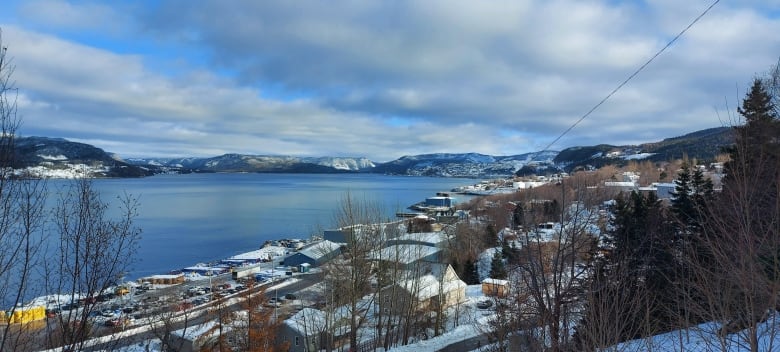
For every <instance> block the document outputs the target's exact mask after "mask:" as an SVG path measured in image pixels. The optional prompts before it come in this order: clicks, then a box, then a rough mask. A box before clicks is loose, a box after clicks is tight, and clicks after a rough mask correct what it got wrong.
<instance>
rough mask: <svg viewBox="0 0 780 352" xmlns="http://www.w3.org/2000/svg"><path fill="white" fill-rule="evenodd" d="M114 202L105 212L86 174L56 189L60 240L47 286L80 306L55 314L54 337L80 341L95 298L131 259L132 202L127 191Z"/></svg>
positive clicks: (135, 233)
mask: <svg viewBox="0 0 780 352" xmlns="http://www.w3.org/2000/svg"><path fill="white" fill-rule="evenodd" d="M119 202H120V206H119V207H118V209H117V210H115V211H114V212H113V213H112V212H110V209H109V204H108V203H106V202H104V201H103V200H102V199H101V197H100V194H99V193H98V191H97V190H95V189H94V187H93V184H92V181H91V180H89V179H79V180H76V181H74V182H73V183H72V184H71V185H70V186H69V187H67V188H65V189H63V190H61V193H60V198H59V200H58V204H57V207H56V209H55V211H54V226H55V229H54V230H55V231H56V233H58V234H59V238H60V241H59V247H58V249H57V251H56V253H54V255H53V256H52V263H51V265H49V266H48V277H49V280H48V281H47V289H48V291H50V292H59V293H62V294H66V295H68V296H69V297H70V300H71V302H81V303H82V306H81V308H80V309H79V310H73V311H71V312H70V314H62V315H60V316H59V320H60V325H61V326H63V328H62V329H61V330H60V336H59V339H60V341H61V342H62V343H63V345H64V346H65V347H66V348H70V349H73V350H80V349H81V348H82V347H83V343H84V341H85V340H86V339H87V338H88V337H89V336H90V334H91V331H90V330H91V324H92V322H91V321H90V313H92V312H93V311H94V310H95V309H96V307H97V304H98V302H97V298H98V297H99V296H101V295H103V294H106V293H109V290H110V289H111V288H112V287H114V286H116V284H117V282H118V281H119V279H120V278H121V277H122V276H124V273H125V272H127V270H128V268H129V266H130V265H131V263H132V261H133V258H134V257H133V256H134V254H135V252H136V249H137V246H138V240H139V238H140V233H141V231H140V229H138V228H137V227H135V225H134V220H135V218H136V216H137V212H136V209H137V202H136V200H135V199H134V198H132V197H131V196H129V195H124V196H123V197H119ZM113 214H117V215H115V216H112V215H113ZM53 347H54V346H53Z"/></svg>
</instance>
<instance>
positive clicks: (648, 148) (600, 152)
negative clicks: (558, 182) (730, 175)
mask: <svg viewBox="0 0 780 352" xmlns="http://www.w3.org/2000/svg"><path fill="white" fill-rule="evenodd" d="M733 143H734V132H733V129H732V128H731V127H716V128H709V129H706V130H701V131H696V132H693V133H689V134H686V135H683V136H679V137H673V138H667V139H664V140H662V141H660V142H652V143H644V144H639V145H624V146H615V145H609V144H599V145H595V146H582V147H572V148H567V149H564V150H562V151H561V152H560V153H558V155H557V156H556V157H555V159H553V161H554V162H555V164H556V165H558V166H559V167H561V168H563V169H566V170H573V169H576V168H579V167H594V168H599V167H602V166H605V165H622V164H625V163H627V162H628V161H629V160H650V161H666V160H675V159H681V158H683V156H687V157H689V158H697V159H699V160H712V159H714V158H715V156H717V155H718V154H721V153H723V149H724V148H725V147H727V146H729V145H732V144H733Z"/></svg>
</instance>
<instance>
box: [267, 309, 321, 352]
mask: <svg viewBox="0 0 780 352" xmlns="http://www.w3.org/2000/svg"><path fill="white" fill-rule="evenodd" d="M325 323H326V316H325V312H323V311H321V310H318V309H314V308H303V309H301V310H300V311H299V312H298V313H295V315H293V316H291V317H290V318H289V319H287V320H285V321H284V323H283V324H282V325H281V326H280V327H279V331H278V332H277V335H276V336H277V341H279V342H280V343H285V344H288V351H290V352H298V351H300V352H307V351H319V350H320V349H323V348H325V345H324V344H323V343H326V342H327V341H329V339H328V336H327V335H326V334H327V331H328V329H327V325H326V324H325Z"/></svg>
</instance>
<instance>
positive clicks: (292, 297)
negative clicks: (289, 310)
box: [284, 293, 298, 299]
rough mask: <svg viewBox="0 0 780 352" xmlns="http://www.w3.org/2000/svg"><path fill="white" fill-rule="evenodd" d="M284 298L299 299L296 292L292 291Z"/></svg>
mask: <svg viewBox="0 0 780 352" xmlns="http://www.w3.org/2000/svg"><path fill="white" fill-rule="evenodd" d="M284 298H285V299H297V298H298V297H297V296H295V295H294V294H292V293H288V294H286V295H284Z"/></svg>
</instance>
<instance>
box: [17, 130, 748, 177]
mask: <svg viewBox="0 0 780 352" xmlns="http://www.w3.org/2000/svg"><path fill="white" fill-rule="evenodd" d="M732 131H733V130H732V129H731V128H729V127H720V128H711V129H707V130H702V131H697V132H693V133H690V134H686V135H683V136H680V137H673V138H667V139H664V140H663V141H660V142H654V143H645V144H640V145H629V146H613V145H606V144H600V145H596V146H583V147H572V148H567V149H564V150H562V151H560V152H558V151H552V150H545V151H539V152H533V153H526V154H519V155H510V156H492V155H485V154H477V153H459V154H451V153H438V154H422V155H407V156H403V157H401V158H399V159H397V160H393V161H390V162H386V163H377V162H374V161H371V160H369V159H367V158H363V157H296V156H270V155H246V154H224V155H220V156H215V157H209V158H197V157H190V158H135V159H126V160H125V159H122V158H120V157H119V156H117V155H115V154H111V153H107V152H105V151H103V150H102V149H100V148H97V147H94V146H91V145H88V144H83V143H76V142H71V141H67V140H65V139H62V138H47V137H17V138H16V140H15V141H16V150H15V154H14V163H13V168H14V169H15V170H16V172H17V173H18V174H21V173H26V174H32V175H34V176H38V177H80V176H83V175H89V176H93V177H142V176H149V175H153V174H159V173H191V172H264V173H344V172H364V173H382V174H391V175H412V176H437V177H475V178H486V177H506V176H511V175H527V174H550V173H557V172H560V171H571V170H575V169H578V168H594V167H595V168H597V167H601V166H604V165H609V164H624V163H627V162H629V161H632V160H651V161H664V160H673V159H677V158H681V157H682V156H683V155H687V156H688V157H690V158H698V159H702V160H708V159H712V158H714V157H715V156H716V155H717V154H719V153H722V151H723V148H724V147H726V146H728V145H730V144H732V143H733V132H732Z"/></svg>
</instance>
